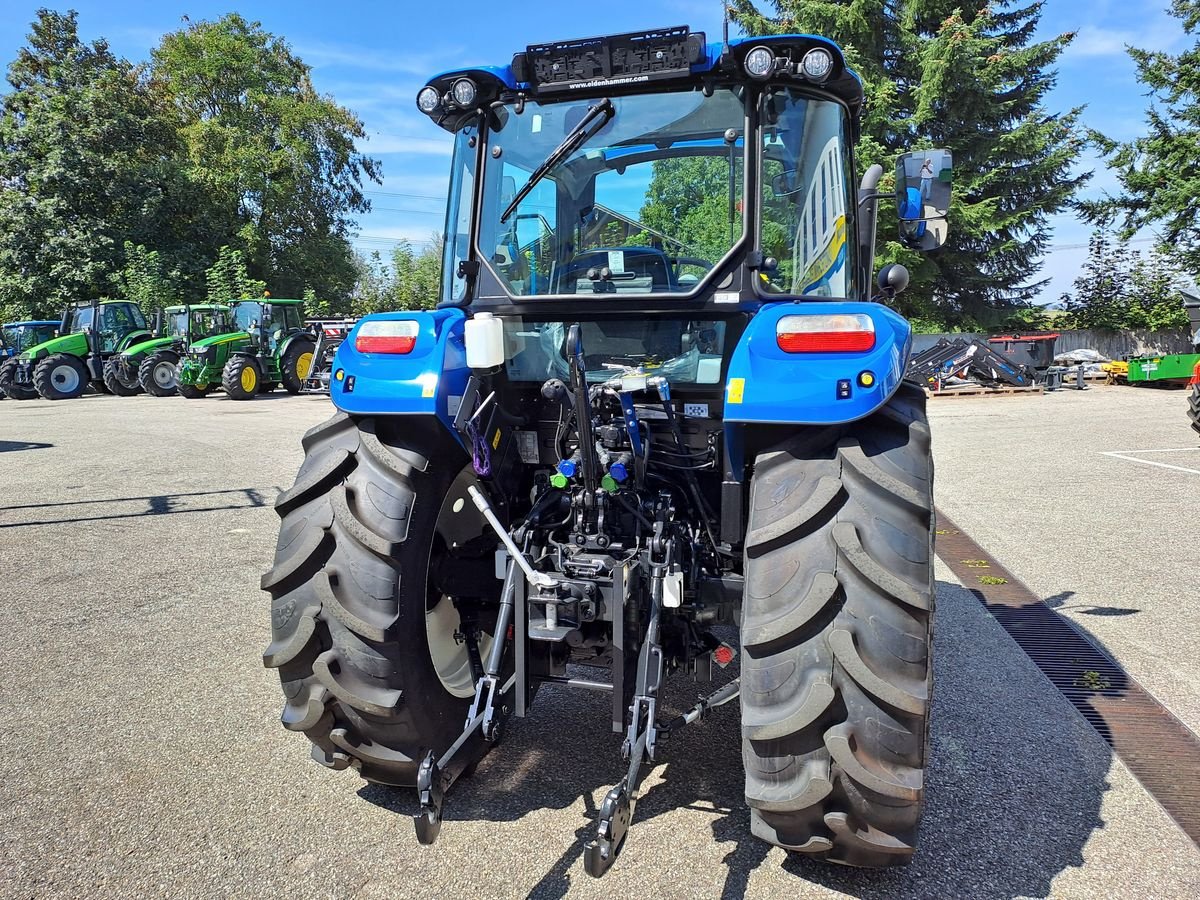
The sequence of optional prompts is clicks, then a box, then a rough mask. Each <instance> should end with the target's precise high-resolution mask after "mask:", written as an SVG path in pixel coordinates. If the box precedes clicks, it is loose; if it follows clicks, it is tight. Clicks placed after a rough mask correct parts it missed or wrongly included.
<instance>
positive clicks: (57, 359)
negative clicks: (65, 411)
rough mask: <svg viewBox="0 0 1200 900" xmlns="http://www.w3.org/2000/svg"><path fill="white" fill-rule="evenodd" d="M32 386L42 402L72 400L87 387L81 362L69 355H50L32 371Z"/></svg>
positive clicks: (86, 378) (84, 369)
mask: <svg viewBox="0 0 1200 900" xmlns="http://www.w3.org/2000/svg"><path fill="white" fill-rule="evenodd" d="M33 386H34V387H35V388H37V392H38V395H39V396H40V397H41V398H42V399H43V400H74V399H75V398H76V397H78V396H80V395H81V394H82V393H83V392H84V391H85V390H87V386H88V371H87V368H86V367H85V366H84V364H83V360H81V359H79V357H77V356H72V355H71V354H69V353H52V354H50V355H49V356H47V357H46V358H45V359H43V360H42V361H41V362H39V363H38V364H37V367H36V368H35V369H34V370H33Z"/></svg>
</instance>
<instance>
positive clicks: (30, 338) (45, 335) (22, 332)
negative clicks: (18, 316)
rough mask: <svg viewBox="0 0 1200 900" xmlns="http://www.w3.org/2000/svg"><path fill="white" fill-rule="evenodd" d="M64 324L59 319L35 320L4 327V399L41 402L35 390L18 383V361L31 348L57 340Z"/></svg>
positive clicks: (0, 347)
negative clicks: (37, 400) (56, 336)
mask: <svg viewBox="0 0 1200 900" xmlns="http://www.w3.org/2000/svg"><path fill="white" fill-rule="evenodd" d="M61 324H62V323H61V322H59V321H58V320H57V319H54V320H50V319H35V320H29V321H25V322H5V323H4V324H3V325H0V399H3V398H4V397H7V396H9V395H10V394H11V396H13V397H14V398H17V399H20V400H36V399H37V391H35V390H34V389H33V388H31V387H24V386H22V385H20V384H16V383H15V373H16V367H17V361H16V359H17V357H18V356H20V355H21V353H22V352H23V351H25V350H26V349H28V348H29V347H32V346H34V345H35V344H41V343H44V342H45V341H48V340H50V339H51V338H53V337H54V336H55V335H56V334H58V328H59V326H60V325H61Z"/></svg>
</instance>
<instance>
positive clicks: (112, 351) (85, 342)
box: [3, 300, 150, 400]
mask: <svg viewBox="0 0 1200 900" xmlns="http://www.w3.org/2000/svg"><path fill="white" fill-rule="evenodd" d="M149 337H150V332H149V330H148V329H147V327H146V317H145V316H143V315H142V311H141V310H140V309H138V307H137V305H136V304H134V303H127V302H125V301H116V300H103V301H101V300H94V301H92V302H91V303H86V304H84V303H80V304H76V305H74V306H69V307H67V309H66V311H65V312H64V313H63V319H62V322H61V323H60V325H59V335H58V337H55V338H51V339H50V340H47V341H44V342H42V343H40V344H36V345H34V346H32V347H28V348H26V349H25V350H23V351H22V352H21V353H20V354H19V355H18V356H17V357H16V360H15V365H13V367H12V369H11V374H10V372H9V370H7V369H6V370H5V373H4V378H6V379H7V378H11V381H9V382H6V383H5V385H4V386H3V389H4V390H5V392H6V393H8V394H9V396H11V397H14V398H17V399H23V400H24V399H31V398H32V397H34V396H40V397H42V398H43V399H45V400H70V399H72V398H74V397H78V396H79V395H80V394H82V393H83V392H84V391H85V390H86V389H87V386H88V383H89V382H90V383H91V384H92V386H93V387H95V388H96V390H98V391H101V392H104V393H107V392H108V391H109V388H108V387H107V385H105V383H104V367H105V363H106V362H107V361H108V360H109V359H111V358H112V357H113V356H115V355H116V354H118V353H120V352H121V351H123V350H125V349H126V348H127V347H129V346H131V345H133V344H136V343H139V342H141V341H144V340H147V339H149ZM10 362H12V361H10ZM8 384H11V386H12V388H13V389H12V390H10V389H9V387H8V386H7V385H8Z"/></svg>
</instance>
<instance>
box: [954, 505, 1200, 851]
mask: <svg viewBox="0 0 1200 900" xmlns="http://www.w3.org/2000/svg"><path fill="white" fill-rule="evenodd" d="M936 546H937V555H938V556H940V557H941V558H942V561H943V562H945V563H946V565H947V566H949V567H950V570H951V571H952V572H954V574H955V575H956V576H958V579H959V580H960V581H961V582H962V583H963V586H964V587H966V588H967V590H969V591H970V592H971V593H973V594H974V595H975V596H976V598H978V600H979V602H980V603H982V604H983V605H984V607H985V608H986V609H987V611H988V612H989V613H991V614H992V616H993V617H994V618H995V619H996V621H997V622H999V623H1000V627H1002V628H1003V629H1004V630H1005V631H1006V632H1008V634H1009V636H1010V637H1012V639H1013V640H1014V641H1016V642H1017V646H1019V647H1020V648H1021V649H1022V650H1023V651H1025V654H1026V655H1027V656H1028V657H1029V658H1030V659H1031V660H1033V663H1034V665H1036V666H1037V667H1038V668H1039V669H1041V671H1042V674H1044V675H1045V676H1046V677H1047V678H1048V679H1050V683H1051V684H1053V685H1054V687H1055V688H1057V689H1058V691H1059V692H1060V693H1061V694H1062V695H1063V696H1064V697H1066V698H1067V700H1068V701H1069V702H1070V703H1071V705H1072V706H1074V707H1075V709H1077V710H1078V711H1079V712H1080V714H1081V715H1082V716H1083V717H1084V718H1085V719H1086V720H1087V721H1088V724H1090V725H1091V726H1092V727H1093V728H1094V729H1096V732H1097V734H1099V735H1100V737H1102V738H1103V739H1104V741H1105V743H1107V744H1108V745H1109V746H1110V747H1111V748H1112V749H1113V752H1115V753H1116V754H1117V756H1119V757H1120V758H1121V761H1122V762H1124V763H1125V765H1126V766H1128V768H1129V770H1130V771H1131V772H1133V774H1134V776H1136V777H1137V779H1138V781H1140V782H1141V783H1142V786H1143V787H1144V788H1146V790H1147V791H1149V792H1150V794H1151V795H1152V796H1153V797H1154V799H1156V800H1157V801H1158V802H1159V803H1160V804H1161V805H1162V807H1163V809H1165V810H1166V811H1167V813H1168V814H1169V815H1170V816H1171V818H1172V819H1174V820H1175V822H1176V823H1177V824H1178V825H1179V827H1180V828H1181V829H1183V832H1184V833H1185V834H1186V835H1187V836H1188V837H1189V838H1191V839H1192V841H1193V843H1195V844H1196V845H1197V846H1200V777H1198V776H1197V773H1200V738H1198V737H1197V736H1196V734H1195V732H1193V731H1192V730H1191V729H1190V728H1188V727H1187V726H1186V725H1184V724H1183V723H1182V722H1180V721H1179V720H1178V719H1177V718H1175V716H1174V715H1172V714H1171V712H1170V711H1169V710H1168V709H1167V708H1166V707H1165V706H1163V705H1162V704H1161V703H1159V702H1158V701H1157V700H1156V699H1154V697H1152V696H1151V695H1150V694H1148V693H1147V692H1146V690H1145V689H1144V688H1143V687H1142V686H1141V685H1140V684H1138V683H1137V682H1136V681H1135V680H1134V679H1133V677H1132V676H1130V675H1129V674H1128V673H1127V672H1126V671H1125V670H1124V669H1122V668H1121V666H1120V665H1118V664H1117V662H1116V661H1115V660H1113V658H1112V657H1111V656H1109V655H1108V654H1107V653H1105V652H1104V651H1103V650H1101V649H1100V648H1099V647H1097V646H1096V645H1095V644H1094V643H1092V641H1091V640H1089V639H1088V638H1087V637H1086V636H1085V635H1084V634H1083V633H1082V632H1081V631H1080V630H1079V629H1078V628H1076V626H1075V625H1074V623H1073V622H1071V621H1070V620H1069V619H1067V618H1064V617H1063V616H1060V615H1059V614H1058V613H1056V612H1055V611H1054V610H1053V609H1051V608H1050V607H1048V606H1047V605H1046V604H1045V603H1043V602H1042V601H1041V600H1040V599H1038V597H1037V596H1036V595H1035V594H1034V593H1033V592H1032V591H1030V590H1029V588H1027V587H1026V586H1025V585H1024V584H1022V583H1021V581H1020V579H1018V578H1017V577H1016V576H1015V575H1013V574H1012V573H1011V572H1010V571H1008V570H1007V569H1006V568H1004V566H1002V565H1001V564H1000V563H998V562H997V561H996V560H995V558H994V557H992V556H990V555H989V554H988V552H987V551H986V550H984V549H983V548H982V547H980V546H979V545H978V544H977V543H975V541H974V540H972V539H971V538H970V537H968V536H967V535H966V534H965V533H964V532H963V530H962V529H961V528H959V527H958V526H957V525H955V524H954V523H953V522H952V521H951V520H950V519H949V518H947V517H946V516H945V515H944V514H943V513H942V512H941V511H940V510H939V511H938V513H937V543H936Z"/></svg>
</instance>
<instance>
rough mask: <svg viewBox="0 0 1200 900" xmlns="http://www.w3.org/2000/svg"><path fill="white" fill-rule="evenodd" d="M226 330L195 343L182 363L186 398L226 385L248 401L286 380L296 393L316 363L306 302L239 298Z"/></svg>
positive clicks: (230, 392)
mask: <svg viewBox="0 0 1200 900" xmlns="http://www.w3.org/2000/svg"><path fill="white" fill-rule="evenodd" d="M231 315H232V319H233V325H232V327H233V328H235V329H237V330H236V331H231V332H228V333H225V334H216V335H213V336H211V337H206V338H201V339H200V340H198V341H194V342H193V343H192V344H191V346H190V347H189V348H188V352H187V355H186V356H185V357H184V358H183V359H181V360H180V363H179V393H180V394H182V395H183V396H184V397H187V398H188V399H192V400H194V399H197V398H199V397H204V396H207V395H208V394H209V393H210V392H211V391H212V390H213V389H214V388H216V387H223V388H224V389H225V393H226V394H228V395H229V396H230V397H231V398H232V399H234V400H250V399H251V398H253V397H254V396H256V395H257V394H259V393H265V392H267V391H271V390H274V389H275V388H276V387H277V386H278V385H280V384H282V385H283V387H284V389H285V390H286V391H287V392H288V393H289V394H297V393H299V392H300V390H301V388H302V387H303V386H304V379H305V378H306V377H307V376H308V370H309V369H310V368H311V367H312V362H313V350H314V349H315V347H316V338H315V337H314V335H313V334H312V333H311V332H310V331H308V330H306V327H305V325H304V303H303V301H302V300H276V299H274V298H266V297H264V298H262V299H261V300H238V301H237V302H235V303H234V304H233V306H232V309H231Z"/></svg>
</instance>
